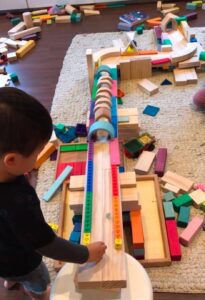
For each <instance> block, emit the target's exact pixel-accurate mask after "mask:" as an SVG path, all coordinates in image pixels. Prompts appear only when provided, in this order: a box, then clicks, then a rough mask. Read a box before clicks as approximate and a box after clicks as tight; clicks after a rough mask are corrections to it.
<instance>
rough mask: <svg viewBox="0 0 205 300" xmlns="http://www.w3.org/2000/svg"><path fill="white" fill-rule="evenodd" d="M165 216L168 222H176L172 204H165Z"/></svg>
mask: <svg viewBox="0 0 205 300" xmlns="http://www.w3.org/2000/svg"><path fill="white" fill-rule="evenodd" d="M163 208H164V216H165V219H166V220H174V219H175V213H174V208H173V204H172V202H163Z"/></svg>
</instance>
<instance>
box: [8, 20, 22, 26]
mask: <svg viewBox="0 0 205 300" xmlns="http://www.w3.org/2000/svg"><path fill="white" fill-rule="evenodd" d="M21 21H22V20H21V18H13V19H11V24H12V25H13V26H16V25H18V24H19V23H20V22H21Z"/></svg>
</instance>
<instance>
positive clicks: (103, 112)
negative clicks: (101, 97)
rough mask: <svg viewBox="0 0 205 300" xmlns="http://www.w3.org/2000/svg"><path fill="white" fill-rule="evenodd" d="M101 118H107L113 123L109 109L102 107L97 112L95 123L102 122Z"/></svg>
mask: <svg viewBox="0 0 205 300" xmlns="http://www.w3.org/2000/svg"><path fill="white" fill-rule="evenodd" d="M101 118H106V119H107V120H108V121H109V122H111V112H110V110H109V109H107V108H105V107H102V108H100V109H98V110H97V111H96V112H95V121H98V120H100V119H101Z"/></svg>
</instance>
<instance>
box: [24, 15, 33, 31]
mask: <svg viewBox="0 0 205 300" xmlns="http://www.w3.org/2000/svg"><path fill="white" fill-rule="evenodd" d="M22 16H23V20H24V23H25V25H26V28H31V27H33V20H32V17H31V13H30V12H24V13H23V14H22Z"/></svg>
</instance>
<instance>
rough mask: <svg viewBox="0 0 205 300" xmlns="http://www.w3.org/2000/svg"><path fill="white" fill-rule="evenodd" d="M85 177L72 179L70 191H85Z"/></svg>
mask: <svg viewBox="0 0 205 300" xmlns="http://www.w3.org/2000/svg"><path fill="white" fill-rule="evenodd" d="M85 178H86V176H85V175H75V176H71V177H70V184H69V189H70V191H84V189H85Z"/></svg>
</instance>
